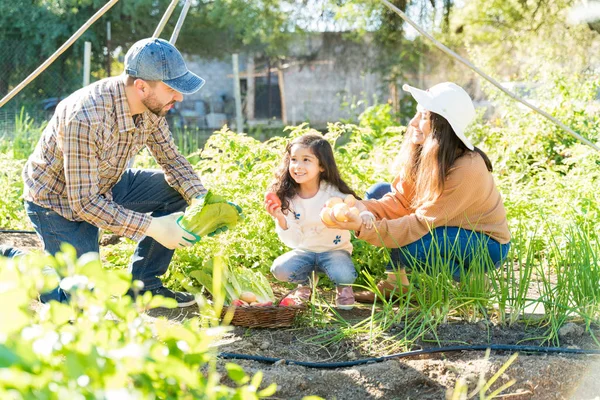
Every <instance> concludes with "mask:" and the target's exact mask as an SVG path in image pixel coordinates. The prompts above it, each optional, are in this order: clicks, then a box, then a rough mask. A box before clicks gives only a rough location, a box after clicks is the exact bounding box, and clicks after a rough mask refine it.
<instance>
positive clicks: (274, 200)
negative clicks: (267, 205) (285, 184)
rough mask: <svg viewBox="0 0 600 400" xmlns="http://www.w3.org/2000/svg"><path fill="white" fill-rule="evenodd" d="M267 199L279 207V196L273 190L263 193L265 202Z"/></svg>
mask: <svg viewBox="0 0 600 400" xmlns="http://www.w3.org/2000/svg"><path fill="white" fill-rule="evenodd" d="M268 201H270V202H271V204H277V207H281V200H279V197H277V195H276V194H275V193H273V192H267V193H265V202H268Z"/></svg>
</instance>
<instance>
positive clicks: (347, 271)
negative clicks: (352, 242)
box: [271, 249, 358, 285]
mask: <svg viewBox="0 0 600 400" xmlns="http://www.w3.org/2000/svg"><path fill="white" fill-rule="evenodd" d="M313 271H315V272H317V273H318V272H324V273H325V274H327V276H328V277H329V279H331V281H332V282H333V283H335V284H336V285H350V284H352V283H353V282H354V280H356V277H357V276H358V275H357V273H356V269H355V268H354V263H353V262H352V257H351V256H350V253H348V252H347V251H345V250H333V251H325V252H323V253H314V252H312V251H306V250H299V249H296V250H292V251H289V252H287V253H285V254H283V255H281V256H279V257H277V258H276V259H275V261H274V262H273V266H272V267H271V272H272V273H273V276H275V278H277V279H278V280H280V281H283V282H294V283H300V284H306V283H307V282H308V278H309V277H310V276H311V274H312V272H313Z"/></svg>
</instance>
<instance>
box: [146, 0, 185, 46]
mask: <svg viewBox="0 0 600 400" xmlns="http://www.w3.org/2000/svg"><path fill="white" fill-rule="evenodd" d="M177 3H179V0H172V1H171V4H169V7H168V8H167V10H166V11H165V13H164V14H163V16H162V18H161V19H160V22H159V23H158V26H157V27H156V30H155V31H154V33H153V34H152V37H155V38H157V37H159V36H160V34H161V32H162V30H163V29H164V27H165V25H166V24H167V21H168V20H169V18H170V17H171V14H173V10H175V7H177Z"/></svg>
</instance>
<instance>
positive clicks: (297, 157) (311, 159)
mask: <svg viewBox="0 0 600 400" xmlns="http://www.w3.org/2000/svg"><path fill="white" fill-rule="evenodd" d="M288 171H289V173H290V176H291V177H292V179H294V181H296V183H297V184H299V185H300V186H301V187H302V188H307V189H308V188H313V187H314V188H318V187H319V182H320V175H321V172H323V171H324V169H323V167H321V165H320V163H319V159H318V158H317V156H315V155H314V154H313V152H312V151H311V150H310V148H308V147H306V146H301V145H298V144H295V145H293V146H292V148H291V149H290V167H289V169H288Z"/></svg>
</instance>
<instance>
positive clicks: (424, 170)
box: [337, 82, 510, 302]
mask: <svg viewBox="0 0 600 400" xmlns="http://www.w3.org/2000/svg"><path fill="white" fill-rule="evenodd" d="M403 89H404V90H406V91H408V92H409V93H410V94H411V95H412V96H413V97H414V99H415V100H416V101H417V103H418V107H417V113H416V115H415V116H414V118H413V119H412V120H411V122H410V126H409V129H408V130H407V135H406V139H405V141H404V144H403V146H402V149H401V154H400V157H401V161H400V171H399V173H398V175H397V176H396V178H395V179H394V181H393V182H392V185H391V192H390V193H387V194H385V195H384V196H383V197H382V198H380V199H376V200H363V201H361V202H359V204H358V207H359V209H360V210H361V211H363V212H371V213H372V214H373V215H374V216H375V219H376V221H375V224H374V226H373V228H371V229H368V228H367V227H366V226H365V225H363V224H362V219H361V218H355V217H352V216H351V215H349V214H348V218H350V220H349V221H348V222H337V227H339V228H342V229H349V230H354V231H355V233H356V236H357V237H358V238H359V239H362V240H365V241H367V242H369V243H371V244H374V245H376V246H385V247H388V248H391V249H393V250H392V252H391V255H392V262H391V263H390V265H388V267H387V268H386V272H387V279H386V280H385V281H383V282H380V283H379V284H378V289H379V290H380V291H381V292H382V293H383V294H384V295H385V296H387V297H389V296H390V295H391V294H392V293H398V292H399V290H398V281H400V283H401V285H402V286H401V288H402V289H406V286H407V285H408V284H409V283H408V279H407V277H406V274H405V268H406V267H409V268H417V267H423V266H427V265H432V261H433V260H432V256H433V255H435V257H442V258H443V260H442V265H447V266H448V267H449V268H450V271H449V272H450V273H451V274H452V276H453V278H454V279H455V280H457V281H458V280H460V278H461V271H466V270H468V268H469V266H470V264H471V262H472V261H473V259H474V257H475V256H476V254H478V253H480V252H481V250H482V249H484V250H486V251H487V254H489V258H490V259H489V260H486V261H489V263H484V265H493V266H495V267H498V266H499V265H501V263H502V261H503V260H504V259H505V258H506V256H507V254H508V249H509V247H510V232H509V230H508V224H507V220H506V211H505V209H504V205H503V203H502V198H501V196H500V193H499V192H498V189H497V188H496V185H495V183H494V179H493V177H492V174H491V172H492V164H491V162H490V160H489V158H488V157H487V155H486V154H485V153H484V152H483V151H481V150H480V149H478V148H476V147H474V146H473V144H472V143H471V142H470V141H469V139H468V138H467V137H466V136H465V133H464V132H465V129H466V128H467V126H468V125H469V123H470V122H471V121H472V120H473V118H474V117H475V108H474V106H473V102H472V101H471V98H470V97H469V95H468V94H467V92H465V90H464V89H462V88H461V87H460V86H458V85H456V84H454V83H451V82H445V83H440V84H438V85H435V86H433V87H432V88H430V89H429V90H427V91H423V90H420V89H416V88H413V87H411V86H408V85H404V86H403ZM439 261H440V260H439V259H436V260H435V262H438V263H439ZM355 298H356V300H357V301H363V302H372V301H374V298H375V295H374V294H373V293H371V292H362V293H356V294H355Z"/></svg>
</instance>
